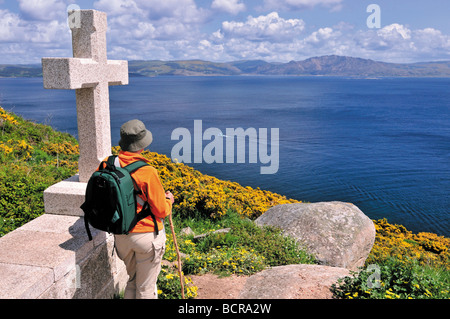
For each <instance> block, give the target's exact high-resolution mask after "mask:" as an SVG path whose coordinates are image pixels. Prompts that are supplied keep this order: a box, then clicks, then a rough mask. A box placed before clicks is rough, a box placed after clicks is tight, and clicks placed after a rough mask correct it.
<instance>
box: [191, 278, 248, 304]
mask: <svg viewBox="0 0 450 319" xmlns="http://www.w3.org/2000/svg"><path fill="white" fill-rule="evenodd" d="M189 277H190V278H191V279H192V281H193V283H194V286H197V287H198V291H197V294H198V296H197V298H196V299H237V298H238V296H239V293H240V292H241V290H242V288H243V287H244V285H245V282H246V280H247V278H248V277H245V276H236V275H232V276H229V277H221V278H219V276H216V275H212V274H205V275H201V276H193V275H190V276H189Z"/></svg>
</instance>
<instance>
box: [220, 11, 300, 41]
mask: <svg viewBox="0 0 450 319" xmlns="http://www.w3.org/2000/svg"><path fill="white" fill-rule="evenodd" d="M304 28H305V22H304V21H303V20H301V19H283V18H281V17H280V16H279V15H278V13H277V12H272V13H269V14H268V15H266V16H259V17H257V18H254V17H252V16H249V17H248V18H247V21H246V22H236V21H224V22H223V23H222V28H221V33H222V34H223V35H224V36H225V37H229V38H234V37H236V38H245V39H248V40H253V41H264V40H271V41H273V42H284V41H288V40H292V39H293V38H295V37H298V36H299V35H300V34H301V33H302V31H303V30H304Z"/></svg>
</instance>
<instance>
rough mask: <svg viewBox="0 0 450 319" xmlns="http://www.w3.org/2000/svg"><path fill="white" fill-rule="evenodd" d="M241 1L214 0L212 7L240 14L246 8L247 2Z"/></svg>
mask: <svg viewBox="0 0 450 319" xmlns="http://www.w3.org/2000/svg"><path fill="white" fill-rule="evenodd" d="M239 1H240V0H214V1H213V3H212V4H211V8H212V9H215V10H219V11H225V12H228V13H231V14H238V13H239V12H242V11H245V9H246V8H245V4H243V3H241V2H239Z"/></svg>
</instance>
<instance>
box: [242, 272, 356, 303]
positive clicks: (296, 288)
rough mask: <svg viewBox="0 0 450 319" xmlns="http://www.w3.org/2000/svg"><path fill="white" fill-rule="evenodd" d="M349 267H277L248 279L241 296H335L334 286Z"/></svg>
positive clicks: (262, 297)
mask: <svg viewBox="0 0 450 319" xmlns="http://www.w3.org/2000/svg"><path fill="white" fill-rule="evenodd" d="M349 273H350V271H349V270H348V269H345V268H338V267H329V266H321V265H303V264H302V265H287V266H278V267H273V268H270V269H267V270H264V271H262V272H259V273H257V274H255V275H253V276H251V277H249V278H248V279H247V281H246V282H245V285H244V288H243V289H242V290H241V292H240V294H239V297H238V298H239V299H331V298H332V297H333V294H332V292H331V290H330V288H331V286H332V285H333V284H334V283H336V282H337V280H338V279H339V278H343V277H346V276H349V275H350V274H349Z"/></svg>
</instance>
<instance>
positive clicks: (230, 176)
mask: <svg viewBox="0 0 450 319" xmlns="http://www.w3.org/2000/svg"><path fill="white" fill-rule="evenodd" d="M449 84H450V79H448V78H379V79H352V78H345V77H292V76H264V77H262V76H227V77H220V76H217V77H207V76H201V77H176V76H173V77H154V78H144V77H130V83H129V85H127V86H117V87H116V86H114V87H110V108H111V131H112V132H111V139H112V144H113V145H118V141H119V129H120V126H121V125H122V124H123V123H124V122H126V121H127V120H130V119H134V118H138V119H140V120H142V121H143V122H144V123H145V124H146V126H147V127H148V129H150V131H151V132H152V134H153V138H154V142H153V143H152V145H151V146H150V147H149V150H151V151H155V152H158V153H161V154H165V155H167V156H170V155H171V151H172V149H173V147H174V145H175V144H176V143H177V142H178V141H177V140H172V139H171V135H172V132H174V130H176V129H177V128H184V129H187V130H188V131H190V132H192V134H194V126H195V125H194V123H195V121H201V123H202V130H203V131H202V132H204V131H205V130H206V129H208V128H217V129H219V130H220V131H221V132H223V134H224V135H225V133H226V129H227V128H243V129H248V128H255V129H256V131H258V130H259V129H264V128H266V129H268V131H269V132H270V129H271V128H274V129H278V130H279V141H278V145H279V154H278V160H279V163H278V164H279V167H278V170H277V171H276V173H275V174H261V173H260V169H261V166H265V165H264V164H261V163H260V162H257V163H249V154H247V156H246V159H245V163H237V162H236V161H234V162H233V163H226V161H225V160H224V162H225V163H212V164H208V163H206V162H205V161H202V162H201V163H188V165H190V166H192V167H194V168H195V169H198V170H199V171H201V172H202V173H205V174H208V175H213V176H216V177H217V178H220V179H224V180H232V181H235V182H238V183H240V184H242V185H243V186H251V187H255V188H256V187H260V188H261V189H266V190H270V191H273V192H276V193H279V194H282V195H286V196H287V197H289V198H294V199H297V200H302V201H305V202H319V201H343V202H352V203H353V204H355V205H356V206H358V207H359V208H360V209H361V210H362V211H363V212H364V213H365V214H366V215H367V216H368V217H369V218H371V219H381V218H387V220H388V221H389V222H390V223H396V224H402V225H404V226H405V227H406V228H407V229H408V230H411V231H413V232H416V233H417V232H433V233H437V234H439V235H444V236H446V237H449V236H450V200H449V196H448V193H449V190H450V119H449V113H450V112H449V111H450V92H449V90H448V87H449ZM0 106H2V107H3V108H4V109H6V110H9V111H12V112H14V113H16V114H19V115H21V116H23V117H24V118H26V119H29V120H33V121H36V122H39V123H44V124H48V125H51V126H52V127H53V128H54V129H56V130H59V131H63V132H68V133H70V134H72V135H74V136H75V137H77V121H76V105H75V93H74V92H72V91H68V90H67V91H66V90H45V89H44V88H43V84H42V78H0ZM197 123H198V122H197ZM216 138H223V139H226V138H227V137H226V136H217V137H216ZM207 144H208V141H203V142H202V147H203V148H204V147H205V146H206V145H207ZM247 147H248V146H247ZM247 152H248V149H247ZM225 156H226V154H224V157H225Z"/></svg>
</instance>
